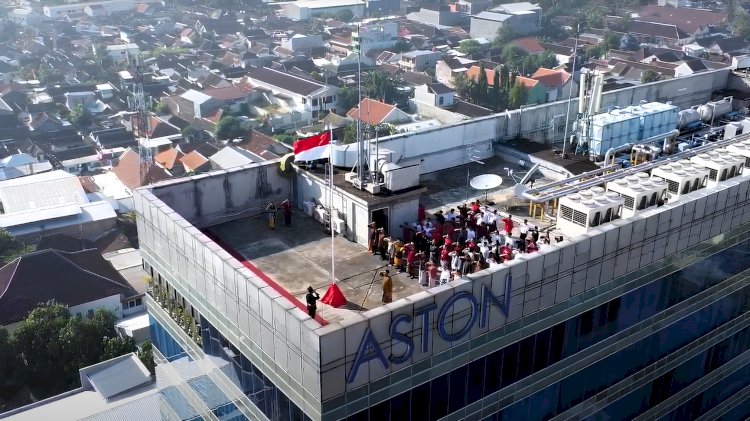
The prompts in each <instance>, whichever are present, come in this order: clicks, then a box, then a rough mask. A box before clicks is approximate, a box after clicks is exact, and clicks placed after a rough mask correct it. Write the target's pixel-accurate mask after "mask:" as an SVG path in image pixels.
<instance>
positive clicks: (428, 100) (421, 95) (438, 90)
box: [414, 82, 455, 108]
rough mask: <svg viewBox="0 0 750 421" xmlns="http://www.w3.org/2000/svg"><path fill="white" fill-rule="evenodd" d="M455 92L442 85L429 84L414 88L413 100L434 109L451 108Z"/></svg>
mask: <svg viewBox="0 0 750 421" xmlns="http://www.w3.org/2000/svg"><path fill="white" fill-rule="evenodd" d="M454 95H455V91H454V90H453V89H451V88H449V87H447V86H445V85H443V84H442V83H439V82H437V83H430V84H427V85H421V86H417V87H416V88H414V100H415V101H418V102H421V103H424V104H429V105H432V106H435V107H442V108H447V107H452V106H453V97H454Z"/></svg>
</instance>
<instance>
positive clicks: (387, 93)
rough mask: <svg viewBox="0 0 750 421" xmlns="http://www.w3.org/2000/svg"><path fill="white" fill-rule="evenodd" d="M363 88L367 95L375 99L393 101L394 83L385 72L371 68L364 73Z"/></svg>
mask: <svg viewBox="0 0 750 421" xmlns="http://www.w3.org/2000/svg"><path fill="white" fill-rule="evenodd" d="M364 88H365V90H366V92H367V96H368V97H370V98H373V99H377V100H383V101H384V102H387V103H389V104H391V103H393V99H394V96H395V93H396V83H395V82H394V81H393V78H391V76H390V75H388V74H387V73H385V72H381V71H378V70H373V71H370V72H367V73H366V74H365V83H364Z"/></svg>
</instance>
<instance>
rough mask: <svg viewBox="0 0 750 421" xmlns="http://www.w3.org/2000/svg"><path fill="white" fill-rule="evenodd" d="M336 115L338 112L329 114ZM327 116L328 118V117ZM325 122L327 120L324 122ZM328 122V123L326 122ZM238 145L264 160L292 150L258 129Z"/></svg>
mask: <svg viewBox="0 0 750 421" xmlns="http://www.w3.org/2000/svg"><path fill="white" fill-rule="evenodd" d="M328 115H336V114H330V113H329V114H328ZM328 115H327V116H326V118H327V117H328ZM324 123H325V122H324ZM325 124H327V123H325ZM237 146H239V147H241V148H243V149H245V150H247V151H249V152H252V153H253V154H255V155H256V156H259V157H262V158H263V159H264V160H268V159H276V158H279V157H281V156H284V155H286V154H287V153H289V152H290V151H291V149H290V148H289V146H287V145H285V144H283V143H281V142H277V141H276V140H274V138H272V137H271V136H267V135H265V134H263V133H261V132H259V131H257V130H251V131H250V133H248V135H247V136H246V137H245V139H243V141H242V142H241V143H239V144H238V145H237Z"/></svg>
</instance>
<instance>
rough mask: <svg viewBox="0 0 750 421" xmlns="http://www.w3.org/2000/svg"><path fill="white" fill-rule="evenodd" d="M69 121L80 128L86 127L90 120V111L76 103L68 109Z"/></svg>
mask: <svg viewBox="0 0 750 421" xmlns="http://www.w3.org/2000/svg"><path fill="white" fill-rule="evenodd" d="M70 122H71V123H73V124H74V125H75V126H77V127H80V128H85V127H88V126H90V125H91V122H92V118H91V113H90V112H89V110H87V109H86V107H84V106H83V105H81V104H78V105H76V106H74V107H73V109H72V110H70Z"/></svg>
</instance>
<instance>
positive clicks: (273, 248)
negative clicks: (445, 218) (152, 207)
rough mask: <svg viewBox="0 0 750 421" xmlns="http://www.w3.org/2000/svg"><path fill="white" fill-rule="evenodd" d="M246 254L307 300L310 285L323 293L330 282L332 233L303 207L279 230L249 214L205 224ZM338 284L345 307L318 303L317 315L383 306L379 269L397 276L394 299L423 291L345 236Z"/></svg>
mask: <svg viewBox="0 0 750 421" xmlns="http://www.w3.org/2000/svg"><path fill="white" fill-rule="evenodd" d="M206 230H207V231H209V233H211V234H213V235H216V236H217V237H218V238H220V239H221V241H223V242H224V243H226V244H227V245H228V246H229V247H232V248H233V249H234V250H235V251H236V252H237V253H239V254H240V255H241V256H242V257H244V258H245V259H247V260H248V261H250V262H251V263H252V264H253V265H255V266H256V267H257V268H258V269H260V270H261V271H263V272H264V273H265V274H266V275H268V276H269V277H270V278H271V279H273V280H275V281H276V282H277V283H278V284H279V285H280V286H282V287H283V288H285V289H286V290H287V291H288V292H290V293H291V294H292V295H294V296H295V297H297V298H298V299H299V300H300V301H301V302H303V303H304V301H305V295H306V294H307V287H308V285H312V287H313V288H315V289H316V290H317V291H318V292H319V293H320V295H321V297H322V296H323V294H325V292H326V289H327V288H328V285H329V284H330V283H331V236H330V234H329V233H327V232H326V231H325V230H324V227H323V225H322V224H320V223H319V222H317V221H315V220H314V219H313V218H311V217H309V216H307V215H305V214H304V213H303V212H301V211H296V212H295V213H294V215H293V216H292V227H291V228H287V227H286V226H285V225H284V221H283V216H279V218H278V221H277V227H276V230H274V231H271V230H269V229H268V227H267V220H266V219H265V217H253V218H245V219H240V220H237V221H233V222H229V223H225V224H221V225H215V226H212V227H210V228H207V229H206ZM334 247H335V252H336V262H335V274H336V283H337V284H338V286H339V287H340V288H341V291H342V292H343V293H344V296H345V297H346V299H347V300H348V303H347V305H346V306H343V307H340V308H333V307H330V306H327V305H325V304H319V306H318V314H320V315H321V316H322V317H323V318H324V319H326V320H328V321H329V322H333V321H339V320H342V319H344V318H346V317H347V316H348V315H351V314H353V313H352V312H353V311H360V310H361V311H365V310H369V309H372V308H375V307H378V306H380V305H381V302H380V299H381V295H382V289H381V286H380V284H381V282H380V279H381V278H380V276H378V273H379V272H380V271H381V270H384V269H389V270H390V272H391V275H392V277H393V300H394V301H395V300H398V299H400V298H404V297H408V296H410V295H412V294H415V293H417V292H419V291H421V290H423V287H422V286H420V285H419V283H418V282H417V280H416V279H409V278H408V277H407V276H406V274H395V273H394V272H395V270H394V269H393V267H390V266H388V265H387V262H383V261H381V260H380V257H379V256H373V255H372V254H370V253H369V252H368V251H367V249H366V248H365V247H363V246H361V245H359V244H357V243H354V242H351V241H349V240H347V239H345V238H343V237H340V236H336V237H335V238H334Z"/></svg>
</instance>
